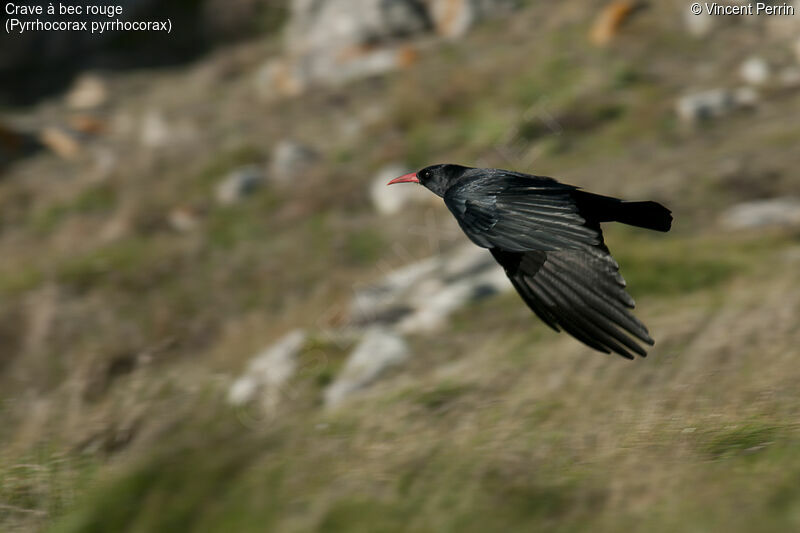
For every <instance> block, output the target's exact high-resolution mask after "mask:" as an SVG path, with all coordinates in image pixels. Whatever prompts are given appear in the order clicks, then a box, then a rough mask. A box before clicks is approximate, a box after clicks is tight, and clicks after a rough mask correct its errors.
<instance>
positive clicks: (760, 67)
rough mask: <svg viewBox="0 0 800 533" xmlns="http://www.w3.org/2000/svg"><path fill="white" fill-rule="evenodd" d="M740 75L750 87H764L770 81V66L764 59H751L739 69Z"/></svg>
mask: <svg viewBox="0 0 800 533" xmlns="http://www.w3.org/2000/svg"><path fill="white" fill-rule="evenodd" d="M739 75H740V76H741V77H742V79H743V80H744V81H745V82H746V83H749V84H750V85H764V84H765V83H766V82H767V80H768V79H769V65H768V64H767V62H766V61H764V59H763V58H760V57H751V58H749V59H747V60H746V61H744V62H743V63H742V65H741V67H739Z"/></svg>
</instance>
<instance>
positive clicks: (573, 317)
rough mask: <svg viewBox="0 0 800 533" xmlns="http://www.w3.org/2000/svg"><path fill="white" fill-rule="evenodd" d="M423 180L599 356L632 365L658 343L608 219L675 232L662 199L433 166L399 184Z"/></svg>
mask: <svg viewBox="0 0 800 533" xmlns="http://www.w3.org/2000/svg"><path fill="white" fill-rule="evenodd" d="M399 182H417V183H420V184H422V185H424V186H425V187H427V188H428V189H430V190H431V191H432V192H434V193H436V194H437V195H439V196H441V197H442V198H443V199H444V202H445V205H447V207H448V209H449V210H450V211H451V212H452V213H453V215H454V216H455V218H456V220H457V221H458V224H459V226H460V227H461V229H462V230H463V231H464V233H465V234H466V235H467V237H469V238H470V240H472V242H474V243H475V244H477V245H478V246H480V247H482V248H487V249H488V250H489V251H490V252H491V253H492V255H493V256H494V258H495V260H497V262H498V263H500V265H502V266H503V268H504V269H505V271H506V274H507V275H508V277H509V279H510V280H511V283H512V285H513V286H514V288H515V289H516V290H517V292H518V293H519V294H520V296H521V297H522V299H523V300H524V301H525V303H527V304H528V307H530V308H531V310H532V311H533V312H534V313H536V315H537V316H538V317H539V318H541V319H542V321H544V322H545V323H546V324H547V325H548V326H550V327H551V328H553V329H554V330H556V331H560V330H561V329H563V330H564V331H566V332H567V333H569V334H571V335H572V336H573V337H575V338H576V339H578V340H580V341H581V342H583V343H585V344H586V345H588V346H590V347H592V348H594V349H596V350H599V351H601V352H605V353H610V352H615V353H617V354H619V355H622V356H624V357H627V358H629V359H633V357H634V356H633V354H639V355H641V356H643V357H644V356H645V355H646V352H645V350H644V348H642V346H641V345H640V343H645V344H649V345H652V344H653V339H651V338H650V335H649V334H648V332H647V328H645V326H644V325H643V324H642V323H641V322H640V321H639V320H637V319H636V317H634V316H633V315H632V314H631V312H630V310H631V309H633V307H634V302H633V299H632V298H631V297H630V296H629V295H628V294H627V293H626V292H625V280H624V279H622V276H621V275H620V274H619V266H618V265H617V263H616V261H614V259H613V258H612V257H611V254H610V253H609V251H608V248H607V247H606V245H605V243H604V242H603V234H602V231H601V229H600V223H601V222H610V221H618V222H623V223H625V224H630V225H633V226H638V227H643V228H648V229H653V230H657V231H669V229H670V226H671V223H672V215H671V214H670V211H669V210H668V209H666V208H665V207H664V206H662V205H660V204H658V203H656V202H623V201H622V200H618V199H616V198H611V197H608V196H600V195H596V194H592V193H588V192H585V191H582V190H580V189H578V188H577V187H573V186H571V185H565V184H562V183H559V182H558V181H556V180H554V179H552V178H548V177H543V176H533V175H529V174H522V173H518V172H512V171H508V170H500V169H484V168H469V167H462V166H459V165H434V166H431V167H427V168H424V169H422V170H420V171H419V172H417V173H413V174H407V175H406V176H401V177H400V178H397V179H395V180H392V181H391V182H390V184H391V183H399Z"/></svg>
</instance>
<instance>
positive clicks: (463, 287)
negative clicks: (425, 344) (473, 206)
mask: <svg viewBox="0 0 800 533" xmlns="http://www.w3.org/2000/svg"><path fill="white" fill-rule="evenodd" d="M510 288H511V284H510V282H509V281H508V279H507V278H506V276H505V273H504V272H503V269H502V268H501V267H500V266H499V265H498V264H497V263H496V262H495V261H494V259H493V258H492V256H491V254H490V253H488V252H487V251H486V250H484V249H483V248H479V247H477V246H474V245H472V244H466V245H464V246H462V247H459V248H457V249H456V250H454V251H452V252H450V253H449V254H447V255H445V256H435V257H432V258H429V259H425V260H423V261H419V262H417V263H413V264H411V265H408V266H406V267H403V268H401V269H398V270H395V271H393V272H391V273H389V274H388V275H387V276H386V277H385V278H384V280H383V281H381V282H380V283H378V284H376V285H373V286H370V287H367V288H365V289H360V290H358V291H356V294H355V297H354V298H353V302H352V303H351V316H352V317H353V320H354V321H355V322H356V323H361V324H370V323H379V324H393V325H395V327H397V329H398V330H399V331H402V332H404V333H413V332H418V331H429V330H433V329H436V328H438V327H441V325H442V324H444V322H445V321H446V320H447V318H448V317H449V316H450V314H452V313H453V312H454V311H456V310H458V309H460V308H461V307H463V306H464V305H466V304H468V303H469V302H471V301H474V300H476V299H478V298H481V297H483V296H486V295H488V294H492V293H496V292H501V291H506V290H509V289H510Z"/></svg>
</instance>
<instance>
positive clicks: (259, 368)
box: [228, 329, 306, 409]
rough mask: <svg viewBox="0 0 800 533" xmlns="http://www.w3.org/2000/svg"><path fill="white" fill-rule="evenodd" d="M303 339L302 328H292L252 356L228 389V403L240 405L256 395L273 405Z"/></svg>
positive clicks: (278, 398) (288, 377) (294, 363)
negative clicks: (242, 371)
mask: <svg viewBox="0 0 800 533" xmlns="http://www.w3.org/2000/svg"><path fill="white" fill-rule="evenodd" d="M305 342H306V333H305V332H304V331H303V330H299V329H298V330H294V331H292V332H290V333H288V334H286V335H285V336H283V337H282V338H281V339H280V340H278V341H277V342H276V343H275V344H273V345H272V346H270V347H268V348H266V349H265V350H264V351H262V352H261V353H259V354H258V355H256V356H255V357H253V359H251V360H250V362H249V363H248V364H247V369H246V370H245V372H244V373H243V374H242V375H241V376H240V377H239V378H238V379H237V380H236V381H234V382H233V384H232V385H231V387H230V389H229V390H228V403H229V404H231V405H234V406H242V405H246V404H249V403H252V402H254V401H256V400H258V399H260V400H261V402H260V403H261V404H262V406H264V407H266V408H268V409H273V408H275V407H276V406H277V405H278V403H279V401H280V393H281V387H283V386H285V385H286V383H287V382H288V381H289V379H291V377H292V376H293V375H294V373H295V371H296V370H297V356H298V354H299V353H300V350H301V349H302V348H303V345H304V344H305Z"/></svg>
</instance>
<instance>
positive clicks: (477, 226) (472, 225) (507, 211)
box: [444, 173, 602, 252]
mask: <svg viewBox="0 0 800 533" xmlns="http://www.w3.org/2000/svg"><path fill="white" fill-rule="evenodd" d="M575 190H576V188H575V187H572V186H570V185H564V184H561V183H558V182H557V181H555V180H552V179H550V178H544V177H536V176H525V175H518V174H513V173H502V174H492V175H488V176H481V177H477V178H475V179H470V180H464V181H463V182H462V183H460V184H457V185H455V186H453V187H451V188H450V189H448V190H447V192H446V193H445V195H444V202H445V204H446V205H447V207H448V208H449V209H450V211H451V212H452V213H453V215H454V216H455V217H456V220H457V221H458V223H459V225H460V226H461V229H462V230H463V231H464V233H466V234H467V236H468V237H469V238H470V239H471V240H472V242H474V243H475V244H477V245H478V246H481V247H483V248H500V249H501V250H505V251H509V252H523V251H527V250H565V249H581V248H583V247H584V246H586V245H598V244H600V243H601V242H602V237H601V235H600V232H599V228H595V227H591V226H587V225H586V222H587V221H586V220H585V219H584V218H583V217H582V216H581V214H580V213H579V210H578V205H577V204H576V202H575V200H574V199H573V197H572V193H573V192H574V191H575Z"/></svg>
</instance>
